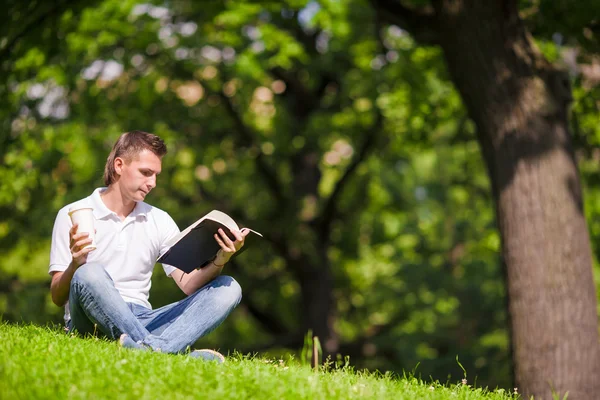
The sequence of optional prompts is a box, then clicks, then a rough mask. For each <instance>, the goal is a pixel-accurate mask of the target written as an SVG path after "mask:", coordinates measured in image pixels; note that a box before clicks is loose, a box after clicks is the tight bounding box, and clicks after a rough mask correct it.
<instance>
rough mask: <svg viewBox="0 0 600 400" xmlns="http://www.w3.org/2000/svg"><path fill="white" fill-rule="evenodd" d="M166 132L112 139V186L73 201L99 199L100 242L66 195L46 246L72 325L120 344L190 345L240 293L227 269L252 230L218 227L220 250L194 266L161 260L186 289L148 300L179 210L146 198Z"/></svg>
mask: <svg viewBox="0 0 600 400" xmlns="http://www.w3.org/2000/svg"><path fill="white" fill-rule="evenodd" d="M166 152H167V148H166V145H165V144H164V142H163V141H162V140H161V139H160V138H159V137H158V136H156V135H153V134H150V133H146V132H140V131H132V132H128V133H124V134H122V135H121V137H120V138H119V139H118V140H117V142H116V143H115V145H114V147H113V149H112V151H111V153H110V154H109V156H108V159H107V161H106V167H105V170H104V182H105V184H106V186H107V187H106V188H98V189H96V190H95V191H94V192H93V193H92V194H91V195H90V196H89V197H86V198H85V199H82V200H80V201H79V202H77V204H78V205H79V206H85V207H90V208H92V209H93V215H94V225H95V231H96V232H95V233H96V237H95V242H96V248H95V249H92V248H91V247H89V246H88V247H85V246H86V245H89V244H90V243H92V239H91V238H90V237H89V235H88V233H83V232H81V233H77V224H73V223H72V222H71V219H70V217H69V215H68V212H69V209H70V206H71V205H72V204H69V205H67V206H65V207H63V208H62V209H61V210H60V211H59V212H58V215H57V217H56V221H55V222H54V229H53V232H52V248H51V251H50V270H49V272H50V274H51V275H52V283H51V292H52V301H53V302H54V303H55V304H56V305H58V306H65V322H66V328H67V330H68V331H77V332H79V333H81V334H87V333H90V334H94V333H96V330H99V331H101V332H102V333H103V334H105V335H106V336H108V337H110V338H112V339H117V338H120V343H121V345H122V346H124V347H128V348H137V349H150V350H155V351H162V352H166V353H181V352H185V351H187V349H188V348H189V346H191V345H192V344H193V343H194V342H195V341H196V340H198V338H200V337H202V336H204V335H206V334H208V333H209V332H211V331H212V330H213V329H215V328H216V327H217V326H219V325H220V324H221V323H222V322H223V321H224V320H225V318H226V317H227V316H228V315H229V313H231V311H233V309H234V308H235V307H236V306H237V305H238V304H239V302H240V300H241V288H240V285H239V284H238V283H237V282H236V281H235V280H234V279H233V278H231V277H229V276H223V275H221V271H222V270H223V267H224V266H225V264H226V263H227V262H228V261H229V259H230V258H231V256H232V255H233V254H234V253H235V252H236V251H238V250H239V249H240V248H241V247H242V246H243V245H244V238H245V236H246V234H247V231H246V232H244V233H241V232H237V231H235V232H232V233H233V235H234V236H235V237H236V240H235V241H233V242H232V241H231V240H230V239H229V238H228V236H227V235H226V234H225V232H223V231H222V230H219V234H218V235H215V240H216V241H217V243H218V244H219V245H220V246H221V249H220V250H219V252H218V253H217V256H216V258H215V259H214V260H213V261H212V262H211V263H210V264H209V265H208V266H206V267H204V268H202V269H196V270H194V271H193V272H192V273H189V274H188V273H184V272H183V271H181V270H179V269H177V268H175V267H172V266H170V265H165V264H163V269H164V271H165V273H166V274H167V275H168V276H170V277H171V278H173V279H174V280H175V282H176V283H177V285H178V286H179V287H180V288H181V290H183V292H184V293H185V294H187V295H188V296H187V297H186V298H185V299H183V300H181V301H179V302H176V303H173V304H169V305H167V306H164V307H161V308H158V309H156V310H152V308H151V306H150V303H149V302H148V294H149V293H148V292H149V290H150V278H151V276H152V270H153V268H154V264H155V261H156V259H157V257H158V255H159V253H161V251H163V250H164V249H165V247H166V243H167V242H168V241H169V239H171V238H172V237H174V236H175V235H177V234H178V233H179V228H178V227H177V225H176V224H175V222H174V221H173V219H172V218H171V217H170V216H169V215H168V214H167V213H166V212H164V211H162V210H160V209H158V208H156V207H153V206H150V205H149V204H147V203H145V202H144V201H143V200H144V199H145V197H146V195H148V193H149V192H150V191H151V190H152V189H153V188H154V187H155V186H156V179H157V175H158V174H160V171H161V160H162V157H163V156H164V155H165V154H166ZM190 355H191V356H193V357H198V358H203V359H212V360H217V361H220V362H222V361H223V360H224V357H223V356H222V355H221V354H220V353H218V352H216V351H213V350H195V351H192V352H191V353H190Z"/></svg>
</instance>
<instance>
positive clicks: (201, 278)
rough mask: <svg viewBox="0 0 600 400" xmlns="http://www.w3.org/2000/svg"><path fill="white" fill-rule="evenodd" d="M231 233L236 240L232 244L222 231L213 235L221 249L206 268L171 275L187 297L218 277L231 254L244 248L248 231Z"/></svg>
mask: <svg viewBox="0 0 600 400" xmlns="http://www.w3.org/2000/svg"><path fill="white" fill-rule="evenodd" d="M231 232H232V233H233V235H234V236H235V238H236V240H235V241H234V242H232V241H231V239H229V237H228V236H227V235H226V234H225V232H223V230H222V229H219V234H215V240H216V241H217V243H219V245H220V246H221V249H220V250H219V252H218V253H217V257H216V258H215V259H214V260H213V261H212V262H211V263H210V264H208V265H207V266H206V267H204V268H201V269H196V270H194V271H192V272H190V273H189V274H186V273H185V272H183V271H182V270H180V269H175V271H173V272H172V273H171V277H172V278H173V279H174V280H175V282H176V283H177V286H179V287H180V288H181V290H182V291H183V293H185V294H186V295H188V296H189V295H190V294H192V293H194V292H195V291H196V290H198V289H200V288H201V287H202V286H204V285H206V284H207V283H208V282H210V281H212V280H213V279H215V278H216V277H217V276H219V275H220V274H221V271H222V270H223V267H224V266H225V264H227V262H228V261H229V260H230V259H231V257H232V256H233V254H234V253H235V252H236V251H238V250H239V249H241V248H242V246H244V239H245V237H246V235H248V233H249V231H247V230H246V231H244V232H238V231H231Z"/></svg>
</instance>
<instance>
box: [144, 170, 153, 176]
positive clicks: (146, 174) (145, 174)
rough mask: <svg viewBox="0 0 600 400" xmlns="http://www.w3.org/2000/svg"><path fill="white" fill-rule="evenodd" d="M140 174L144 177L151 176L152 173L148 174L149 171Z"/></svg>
mask: <svg viewBox="0 0 600 400" xmlns="http://www.w3.org/2000/svg"><path fill="white" fill-rule="evenodd" d="M142 174H144V176H151V175H152V172H150V171H142Z"/></svg>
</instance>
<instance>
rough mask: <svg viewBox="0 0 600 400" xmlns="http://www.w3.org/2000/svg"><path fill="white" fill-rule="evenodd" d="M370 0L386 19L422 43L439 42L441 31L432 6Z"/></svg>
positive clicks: (397, 0) (397, 1)
mask: <svg viewBox="0 0 600 400" xmlns="http://www.w3.org/2000/svg"><path fill="white" fill-rule="evenodd" d="M370 1H371V4H372V5H373V8H374V9H375V11H376V12H377V13H379V14H380V16H381V17H382V19H383V20H384V21H387V22H388V23H391V24H396V25H398V26H399V27H401V28H402V29H404V30H406V31H408V32H409V33H410V34H411V35H412V36H413V37H414V38H415V39H416V40H417V41H418V42H420V43H421V44H428V45H436V44H439V31H438V30H437V29H436V26H437V25H436V21H435V14H434V11H433V9H432V8H430V7H423V8H408V7H406V6H405V5H403V4H402V3H401V1H400V0H370Z"/></svg>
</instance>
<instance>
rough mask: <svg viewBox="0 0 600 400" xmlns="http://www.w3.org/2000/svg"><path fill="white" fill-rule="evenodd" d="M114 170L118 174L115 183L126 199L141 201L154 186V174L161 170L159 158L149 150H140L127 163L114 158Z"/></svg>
mask: <svg viewBox="0 0 600 400" xmlns="http://www.w3.org/2000/svg"><path fill="white" fill-rule="evenodd" d="M115 170H116V172H117V174H118V175H119V176H120V178H119V180H118V181H117V184H118V185H119V187H120V189H121V193H122V194H123V196H124V197H125V198H126V199H128V200H133V201H143V200H144V199H145V198H146V195H147V194H148V193H150V191H151V190H152V189H154V187H155V186H156V176H157V175H158V174H160V171H161V160H160V157H158V156H157V155H156V154H154V153H153V152H151V151H150V150H142V151H141V152H140V153H138V154H137V156H134V157H133V159H132V160H131V161H129V162H128V163H127V162H125V160H123V159H122V158H120V157H117V158H116V159H115Z"/></svg>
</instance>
